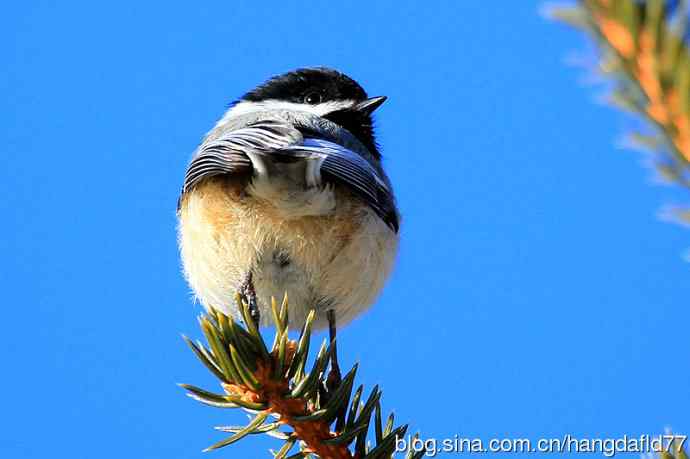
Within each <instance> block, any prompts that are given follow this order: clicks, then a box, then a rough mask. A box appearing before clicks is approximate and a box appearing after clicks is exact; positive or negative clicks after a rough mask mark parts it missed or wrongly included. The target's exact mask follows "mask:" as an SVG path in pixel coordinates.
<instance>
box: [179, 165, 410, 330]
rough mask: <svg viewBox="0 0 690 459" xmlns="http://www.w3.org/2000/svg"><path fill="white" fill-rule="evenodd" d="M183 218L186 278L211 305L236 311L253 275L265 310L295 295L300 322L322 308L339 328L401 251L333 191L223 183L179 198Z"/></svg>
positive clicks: (358, 206)
mask: <svg viewBox="0 0 690 459" xmlns="http://www.w3.org/2000/svg"><path fill="white" fill-rule="evenodd" d="M179 220H180V221H179V243H180V251H181V256H182V261H183V266H184V271H185V275H186V277H187V279H188V281H189V284H190V285H191V287H192V289H193V290H194V292H195V294H196V296H197V297H198V298H199V299H200V300H201V301H202V303H203V304H204V305H205V306H206V307H215V308H218V309H221V310H224V311H226V312H230V313H232V312H234V311H233V309H232V306H231V304H232V297H233V296H234V294H233V293H234V291H235V290H236V289H237V287H238V286H239V284H240V283H241V281H242V280H243V279H244V277H245V276H246V274H247V272H248V271H250V270H251V271H252V273H253V277H254V282H255V287H256V290H257V294H258V295H259V299H260V301H261V302H263V303H264V304H267V300H268V298H270V296H275V297H278V298H280V297H282V295H283V294H284V293H285V292H286V291H287V292H288V293H289V295H290V298H291V301H290V303H291V310H293V313H294V315H295V317H294V318H295V320H296V323H299V321H300V316H301V319H302V320H303V317H304V316H306V313H307V311H308V310H309V309H310V308H312V307H319V304H321V305H323V306H324V307H325V306H326V305H333V304H340V305H342V306H341V310H342V312H343V314H345V315H343V314H339V315H341V322H342V321H347V320H349V318H350V316H349V315H348V314H349V313H348V312H347V311H350V310H351V313H352V314H354V312H355V309H356V308H357V307H358V306H356V305H361V306H359V307H365V306H368V305H369V304H370V303H371V302H372V301H373V298H374V297H375V296H376V295H377V293H378V291H379V290H380V289H381V287H382V286H383V282H384V279H385V277H386V276H387V275H388V273H389V272H390V269H391V266H392V262H393V259H394V257H395V253H396V249H397V236H396V235H395V234H394V233H393V232H392V231H390V229H389V228H388V227H387V226H386V225H385V224H383V222H381V220H380V219H378V217H376V216H375V215H374V214H373V213H372V212H371V211H370V210H369V208H368V207H366V206H365V205H363V204H362V203H360V202H359V201H358V200H356V199H355V198H353V197H352V196H351V195H350V194H349V193H347V192H346V191H342V190H337V189H333V188H322V189H312V190H304V191H302V192H301V193H298V192H297V191H295V190H294V189H293V190H291V189H289V187H287V188H285V189H282V190H281V187H280V186H266V185H264V184H262V183H261V182H259V183H253V184H250V185H248V186H245V185H241V184H238V183H233V182H232V181H230V180H228V179H226V178H223V177H217V178H214V179H211V180H207V181H205V182H203V183H201V184H199V185H198V186H197V187H195V188H194V189H193V190H192V191H191V192H189V193H186V194H185V195H184V196H183V198H182V200H181V203H180V210H179ZM353 287H354V290H353ZM359 289H361V291H360V290H359ZM300 311H301V312H300ZM263 315H264V316H265V317H268V316H270V313H269V314H263ZM324 318H325V317H324ZM316 325H317V326H318V325H319V324H318V323H317V324H316Z"/></svg>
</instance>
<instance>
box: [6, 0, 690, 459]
mask: <svg viewBox="0 0 690 459" xmlns="http://www.w3.org/2000/svg"><path fill="white" fill-rule="evenodd" d="M419 5H420V4H412V3H410V4H403V3H400V2H394V1H382V2H344V3H343V2H340V3H338V4H337V6H333V5H332V4H331V3H326V2H324V3H320V4H319V3H307V2H303V3H288V2H203V3H200V4H197V5H191V4H189V3H182V2H179V3H178V2H171V1H165V2H146V3H144V2H113V3H109V4H105V3H101V4H95V3H92V2H62V3H60V4H57V3H55V2H23V3H20V2H12V3H9V4H7V5H6V6H5V8H4V14H3V15H2V17H1V18H0V63H1V65H2V69H3V70H2V72H0V100H2V110H0V142H1V144H2V148H3V150H4V157H5V158H6V159H5V167H4V168H2V169H0V192H1V193H2V196H3V198H2V199H0V215H2V225H0V253H2V260H3V263H2V264H0V282H1V284H2V286H3V298H4V300H3V303H4V308H3V310H4V320H3V321H2V326H1V328H0V330H1V331H2V341H3V342H4V345H3V346H0V359H1V360H2V362H3V365H2V370H0V374H1V375H2V386H3V390H2V404H3V408H4V409H3V411H4V413H5V414H4V416H2V417H1V418H0V429H1V431H2V432H3V441H2V442H1V443H0V455H1V456H2V457H22V458H27V459H28V458H44V457H47V456H50V457H69V458H74V457H85V458H86V457H93V456H95V455H98V456H99V457H101V458H104V459H105V458H111V457H112V458H115V457H122V456H126V457H151V458H153V457H167V458H169V457H174V458H197V457H202V456H204V457H269V455H268V453H267V452H266V450H267V448H268V447H269V446H275V445H276V443H275V442H274V441H273V440H272V439H261V438H252V439H248V440H244V441H242V442H241V444H239V445H237V446H234V447H232V448H231V449H226V450H222V451H220V452H215V453H209V454H206V455H202V453H201V452H200V451H201V449H202V448H203V447H205V446H208V445H209V444H210V443H212V442H214V441H216V440H218V439H219V438H220V436H219V435H218V433H216V432H214V431H213V430H212V429H211V426H213V425H219V424H237V423H240V422H241V421H243V419H244V418H243V415H242V414H241V413H239V412H234V411H221V410H214V409H212V408H208V407H204V406H201V405H199V404H197V403H196V402H193V401H192V400H190V399H188V398H187V397H185V396H184V394H183V392H182V390H181V389H179V388H178V387H177V386H176V385H175V383H177V382H189V383H194V384H197V385H200V386H204V387H208V388H213V389H215V388H216V386H215V382H214V380H213V379H212V377H211V376H210V375H208V374H207V373H206V371H205V369H204V368H203V367H202V366H201V364H199V363H198V362H197V361H195V358H194V357H193V355H192V354H191V352H189V350H188V349H187V348H186V347H185V345H184V343H183V342H182V340H181V338H180V333H187V334H190V335H192V336H195V337H198V336H199V335H200V332H199V330H198V327H197V324H196V315H197V313H198V312H199V308H198V306H194V305H193V304H192V302H191V299H190V293H189V289H188V288H187V286H186V285H185V283H184V280H183V278H182V276H181V274H180V266H179V265H180V263H179V258H178V254H177V248H176V234H175V225H176V221H175V202H176V199H177V193H178V190H179V188H180V184H181V180H182V177H183V174H184V168H185V165H186V162H187V160H188V159H189V156H190V154H191V152H192V151H193V149H194V148H195V146H196V145H197V143H198V141H199V139H200V137H201V136H202V135H203V134H204V132H205V131H206V130H207V129H209V128H210V126H211V125H212V123H213V122H214V121H215V120H216V119H217V118H218V117H219V116H220V115H221V114H222V112H223V110H224V108H225V107H226V106H227V104H228V103H230V102H231V101H232V100H233V99H234V98H235V97H237V96H239V95H240V94H241V93H243V92H244V91H246V90H247V89H249V88H251V87H252V86H253V85H255V84H258V83H259V82H261V81H262V80H264V79H266V78H267V77H268V76H271V75H273V74H276V73H280V72H283V71H286V70H289V69H292V68H295V67H301V66H310V65H328V66H332V67H336V68H338V69H340V70H342V71H344V72H346V73H348V74H350V75H351V76H353V77H354V78H356V79H357V80H358V81H360V82H361V83H362V84H363V85H364V86H365V88H366V89H367V90H368V92H369V93H370V94H373V95H387V96H389V101H388V102H387V103H386V104H385V105H384V106H383V107H382V109H381V110H380V111H379V112H378V127H379V130H378V132H379V135H380V141H381V144H382V145H383V153H384V156H385V165H386V168H387V170H388V171H389V173H390V176H391V178H392V181H393V183H394V185H395V187H396V191H397V194H398V198H399V203H400V206H401V209H402V213H403V216H404V221H403V226H402V246H401V247H402V248H401V253H400V257H399V261H398V264H397V268H396V271H395V273H394V275H393V277H392V279H391V281H390V282H389V284H388V286H387V288H386V289H385V292H384V294H383V296H382V297H381V299H380V301H379V302H378V303H377V304H376V306H375V307H374V308H372V309H371V311H370V312H369V313H367V314H365V315H363V316H362V317H361V318H359V319H358V320H356V321H355V322H354V323H352V324H351V326H349V327H347V328H346V329H344V330H343V331H342V332H341V340H340V343H341V344H340V349H341V362H342V364H343V366H346V367H349V366H350V365H351V364H353V363H354V362H356V361H359V362H360V371H359V375H360V380H361V381H362V382H364V383H365V384H366V385H367V387H369V388H370V387H371V386H372V385H373V384H377V383H378V384H381V385H382V387H383V390H384V392H383V394H384V395H383V405H384V408H385V410H386V411H388V410H390V409H394V410H395V412H396V415H397V418H398V419H399V420H400V421H404V422H411V424H412V428H413V429H414V430H420V431H421V432H422V434H423V436H425V437H427V438H430V437H435V438H444V437H452V436H453V435H455V434H459V435H463V436H481V437H483V438H489V437H491V436H526V437H530V438H538V437H543V436H561V435H563V434H567V433H570V434H572V435H576V436H583V437H586V436H600V437H605V436H620V435H623V434H626V433H627V434H630V435H639V434H642V433H658V432H660V431H661V430H662V429H663V428H664V427H665V426H672V427H673V428H674V429H675V430H676V431H679V432H682V433H687V432H688V429H690V423H689V421H688V420H689V419H690V418H689V414H690V398H689V396H688V394H689V393H690V392H688V387H690V366H688V364H687V362H688V349H689V348H688V322H689V319H690V310H689V308H688V307H687V306H688V298H690V282H688V279H689V277H690V265H689V264H688V263H687V262H684V261H683V259H682V254H683V252H684V251H685V250H686V248H687V247H690V232H689V231H688V230H687V229H685V228H682V227H679V226H674V225H671V224H667V223H663V222H661V221H659V219H658V218H657V216H656V215H657V212H658V209H659V208H660V207H661V206H662V205H663V204H668V203H674V202H682V200H683V199H687V194H684V193H682V192H678V191H677V190H674V189H672V188H668V187H661V186H658V185H654V184H652V182H651V180H650V173H649V171H647V170H646V169H644V168H643V167H642V165H641V155H640V154H638V153H635V152H630V151H626V150H621V149H619V148H617V147H616V143H617V139H618V138H620V136H621V135H622V133H624V132H626V131H627V130H629V129H630V128H631V127H633V126H634V123H633V122H631V121H630V120H629V119H628V118H626V117H625V116H624V115H622V114H620V113H618V112H616V111H613V110H612V109H610V108H608V107H606V106H603V105H601V104H598V103H596V100H597V97H598V95H600V94H601V90H600V89H597V88H595V87H591V86H589V85H587V84H583V80H584V79H585V78H584V77H585V73H586V72H585V71H584V70H583V69H578V68H573V67H569V66H567V65H566V64H565V61H566V58H567V56H569V55H572V54H573V53H580V54H582V55H584V56H585V57H589V58H592V57H593V54H592V52H591V48H590V47H588V46H587V44H586V42H585V40H584V39H583V37H582V36H581V35H580V34H578V33H577V32H575V31H572V30H570V29H567V28H565V27H564V26H561V25H558V24H554V23H549V22H548V21H545V20H544V19H543V18H542V17H540V16H539V14H538V10H539V3H538V2H511V4H510V7H506V5H505V3H503V2H483V3H481V5H480V3H476V2H432V3H426V4H425V5H426V6H425V7H424V8H422V7H420V6H419Z"/></svg>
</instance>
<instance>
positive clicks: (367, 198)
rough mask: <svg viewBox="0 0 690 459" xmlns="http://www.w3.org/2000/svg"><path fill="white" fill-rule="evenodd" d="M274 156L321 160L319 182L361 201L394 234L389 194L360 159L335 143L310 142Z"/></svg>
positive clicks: (392, 201) (395, 218) (394, 213)
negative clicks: (284, 155) (352, 194)
mask: <svg viewBox="0 0 690 459" xmlns="http://www.w3.org/2000/svg"><path fill="white" fill-rule="evenodd" d="M278 153H279V154H280V153H283V154H289V155H295V156H303V155H309V156H315V157H319V158H321V160H320V161H319V164H320V168H319V172H320V176H321V179H322V180H323V181H325V182H327V183H334V184H338V185H342V186H345V187H346V188H347V189H349V190H350V191H352V192H353V193H354V194H355V195H357V196H359V197H360V198H361V199H362V200H364V202H366V204H367V205H368V206H369V207H371V209H372V210H373V211H374V212H375V213H376V214H377V215H378V216H379V218H381V220H383V221H384V222H385V223H386V225H388V226H389V227H390V228H391V229H392V230H393V231H395V232H396V233H397V232H398V228H399V219H398V213H397V211H396V208H395V198H394V197H393V191H392V190H391V188H390V186H389V185H388V183H387V182H386V180H385V179H384V177H382V175H381V174H380V173H379V171H378V170H377V169H376V168H375V167H374V166H372V165H371V164H370V163H369V162H368V161H367V160H366V159H364V158H363V157H362V156H361V155H358V154H357V153H355V152H353V151H351V150H349V149H347V148H345V147H343V146H342V145H339V144H337V143H334V142H330V141H328V140H323V139H313V138H306V139H304V141H303V142H301V143H300V144H296V145H289V146H287V147H283V148H282V149H281V150H280V151H279V152H278Z"/></svg>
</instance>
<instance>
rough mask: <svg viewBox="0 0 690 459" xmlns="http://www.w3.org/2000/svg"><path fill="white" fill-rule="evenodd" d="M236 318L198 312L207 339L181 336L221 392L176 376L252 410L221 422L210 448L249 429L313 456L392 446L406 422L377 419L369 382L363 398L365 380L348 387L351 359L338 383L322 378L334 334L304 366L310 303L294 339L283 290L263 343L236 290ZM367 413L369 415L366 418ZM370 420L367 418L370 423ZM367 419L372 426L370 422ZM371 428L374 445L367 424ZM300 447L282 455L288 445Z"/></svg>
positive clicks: (371, 458) (377, 395) (359, 455)
mask: <svg viewBox="0 0 690 459" xmlns="http://www.w3.org/2000/svg"><path fill="white" fill-rule="evenodd" d="M235 301H236V302H237V306H238V308H239V310H240V311H241V313H242V318H243V321H242V322H243V324H240V323H238V322H237V321H235V320H234V318H232V317H229V316H226V315H225V314H223V313H222V312H219V311H212V312H209V313H207V314H205V315H202V316H201V317H200V318H199V324H200V326H201V329H202V331H203V334H204V336H205V338H206V342H207V343H208V344H207V345H205V344H203V343H201V342H200V341H197V342H193V341H192V340H190V339H189V338H187V337H184V339H185V341H186V342H187V344H188V345H189V347H190V348H191V349H192V351H193V352H194V354H195V355H196V357H197V358H198V359H199V360H200V361H201V362H202V363H203V364H204V366H205V367H206V368H207V369H208V370H209V371H210V372H211V373H212V374H213V375H214V376H215V377H216V378H217V379H219V380H220V385H221V387H222V388H223V393H213V392H209V391H207V390H205V389H201V388H199V387H196V386H193V385H190V384H181V385H180V386H181V387H183V388H184V389H185V390H187V395H188V396H190V397H191V398H193V399H195V400H197V401H199V402H201V403H204V404H206V405H209V406H213V407H216V408H238V409H242V410H244V411H246V412H247V413H250V414H251V415H253V416H254V417H253V419H252V420H251V421H250V422H249V423H248V424H247V425H246V426H220V427H216V430H219V431H221V432H227V433H231V434H232V435H230V436H229V437H227V438H225V439H223V440H221V441H219V442H217V443H215V444H213V445H211V446H209V447H208V448H206V449H205V450H204V451H211V450H215V449H219V448H222V447H225V446H228V445H231V444H233V443H235V442H237V441H240V440H242V439H243V438H245V437H247V436H249V435H255V434H267V435H270V436H273V437H275V438H278V439H280V440H282V441H283V444H282V446H281V447H280V448H279V449H278V450H277V451H276V452H275V453H273V457H274V458H277V459H280V458H288V457H290V458H292V457H314V456H316V457H320V458H324V459H326V458H328V459H331V458H333V459H381V458H391V457H392V456H393V454H394V453H395V447H396V440H397V439H398V438H402V437H403V436H404V435H405V433H406V431H407V425H402V426H398V427H396V428H394V427H393V420H394V417H393V414H391V415H390V416H389V417H388V420H387V421H386V424H385V425H383V422H382V418H381V405H380V399H381V391H380V390H379V388H378V386H375V387H374V388H373V389H372V390H371V392H370V393H369V395H368V396H367V397H366V400H365V401H362V400H363V398H362V397H363V394H364V388H363V386H362V385H360V386H358V387H357V389H356V390H355V391H354V394H353V388H354V381H355V375H356V373H357V365H355V366H354V367H353V368H352V369H351V370H350V371H349V372H348V373H347V374H346V375H345V376H344V377H343V378H342V381H341V382H340V384H339V385H337V387H333V384H329V383H328V381H327V377H326V369H327V367H328V364H329V358H330V356H331V353H332V352H334V350H335V340H333V341H332V342H330V343H329V342H327V340H324V341H323V343H322V344H321V347H320V349H319V351H318V353H317V356H316V358H315V360H314V363H313V364H312V366H311V369H308V368H307V360H308V357H309V347H310V341H311V327H312V322H313V320H314V317H315V312H314V311H311V312H310V313H309V315H308V316H307V320H306V323H305V324H304V326H303V327H302V331H301V334H300V336H299V338H298V339H297V340H291V339H289V338H288V300H287V295H286V296H285V298H284V299H283V302H282V304H281V305H280V307H279V306H278V304H277V302H276V301H275V299H272V301H271V309H272V311H271V312H272V317H273V322H274V324H275V328H276V331H275V337H274V339H273V344H272V345H271V347H270V350H269V348H268V346H267V345H266V341H264V338H263V336H262V334H261V332H260V331H259V330H258V328H257V327H256V326H255V324H254V321H253V320H252V317H251V313H250V308H249V306H248V304H247V303H246V302H244V301H243V300H242V298H241V297H240V296H239V295H237V296H236V298H235ZM372 416H373V420H372ZM372 424H373V426H372ZM371 427H373V429H371ZM370 430H373V431H374V432H375V434H374V439H373V446H370V443H371V442H370V441H369V440H368V434H369V431H370ZM296 445H297V446H298V447H299V451H298V452H297V453H295V454H293V455H292V456H288V454H290V452H291V451H292V450H293V449H294V447H295V446H296ZM423 454H424V451H412V450H409V451H408V453H407V454H406V456H405V457H406V459H413V458H415V459H419V458H421V457H422V456H423Z"/></svg>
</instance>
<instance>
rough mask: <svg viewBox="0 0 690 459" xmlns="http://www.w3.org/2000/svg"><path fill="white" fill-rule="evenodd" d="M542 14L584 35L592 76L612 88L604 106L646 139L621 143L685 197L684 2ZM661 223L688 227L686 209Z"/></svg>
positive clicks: (634, 1)
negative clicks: (646, 157)
mask: <svg viewBox="0 0 690 459" xmlns="http://www.w3.org/2000/svg"><path fill="white" fill-rule="evenodd" d="M548 14H549V15H550V16H551V17H553V18H555V19H557V20H560V21H562V22H565V23H568V24H570V25H572V26H574V27H576V28H578V29H580V30H583V31H585V32H586V33H587V34H588V35H589V36H590V37H592V38H593V39H594V42H595V43H596V44H597V45H598V47H599V50H600V63H599V71H600V73H601V74H602V75H603V76H604V77H606V78H607V79H609V80H611V81H612V82H613V91H612V93H611V95H610V98H609V101H610V102H611V103H612V104H613V105H615V106H617V107H619V108H621V109H623V110H625V111H629V112H633V113H635V114H637V115H639V116H640V117H641V118H642V119H643V120H645V121H646V122H647V124H649V125H650V126H651V127H652V128H653V129H652V133H651V134H649V133H639V132H636V133H632V134H631V135H630V136H629V137H628V143H629V144H631V145H634V146H636V147H638V148H642V149H645V150H647V151H652V152H654V153H655V155H654V158H653V167H654V168H655V169H656V171H657V173H658V175H659V176H660V177H661V178H662V179H663V180H665V181H668V182H671V183H675V184H678V185H680V186H682V187H685V188H687V189H690V48H689V46H688V42H687V40H686V37H687V35H686V33H687V31H688V1H687V0H678V1H666V0H580V1H579V2H577V4H574V5H572V4H571V5H563V6H556V7H551V8H549V11H548ZM665 214H666V215H665V216H666V217H667V218H669V219H673V220H676V221H679V222H684V223H685V224H688V223H690V208H684V207H678V208H675V207H669V208H667V209H666V212H665Z"/></svg>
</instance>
